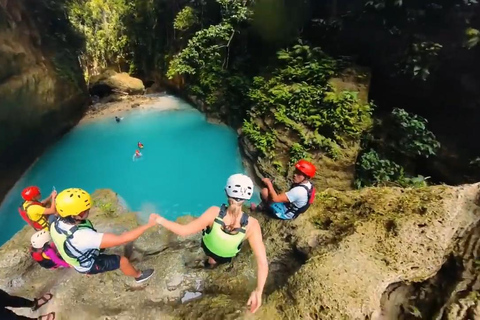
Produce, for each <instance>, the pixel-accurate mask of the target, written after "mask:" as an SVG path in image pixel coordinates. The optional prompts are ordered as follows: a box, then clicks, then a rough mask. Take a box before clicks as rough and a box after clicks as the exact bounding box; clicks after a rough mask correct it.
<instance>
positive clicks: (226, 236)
mask: <svg viewBox="0 0 480 320" xmlns="http://www.w3.org/2000/svg"><path fill="white" fill-rule="evenodd" d="M226 214H227V209H226V206H225V205H224V204H222V207H221V208H220V213H219V214H218V216H217V217H216V218H215V220H214V222H213V225H212V227H208V228H207V229H205V230H204V231H203V243H204V244H205V246H206V247H207V248H208V250H210V251H211V252H212V253H214V254H216V255H217V256H219V257H222V258H232V257H235V256H236V255H237V254H238V252H239V251H240V248H241V246H242V243H243V240H244V239H245V232H246V228H245V227H246V226H247V224H248V215H247V214H246V213H243V212H242V219H241V220H240V228H236V229H234V230H232V231H231V232H232V233H233V232H237V233H236V234H231V233H227V232H226V231H224V229H225V222H223V218H224V217H225V215H226Z"/></svg>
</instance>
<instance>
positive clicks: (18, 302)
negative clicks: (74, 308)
mask: <svg viewBox="0 0 480 320" xmlns="http://www.w3.org/2000/svg"><path fill="white" fill-rule="evenodd" d="M52 298H53V296H52V294H51V293H47V294H45V295H43V296H42V297H40V298H39V299H34V300H33V301H32V300H28V299H25V298H22V297H17V296H11V295H9V294H8V293H7V292H5V291H3V290H2V289H0V319H2V320H18V319H19V320H25V319H38V320H55V312H50V313H48V314H46V315H43V316H40V317H38V318H29V317H25V316H19V315H17V314H16V313H15V312H13V311H12V310H10V309H7V308H6V307H10V308H31V309H32V311H36V310H38V309H40V308H41V307H43V306H44V305H45V304H46V303H48V302H49V301H50V300H51V299H52Z"/></svg>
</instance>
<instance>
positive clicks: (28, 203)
mask: <svg viewBox="0 0 480 320" xmlns="http://www.w3.org/2000/svg"><path fill="white" fill-rule="evenodd" d="M56 195H57V191H55V190H53V191H52V193H51V194H50V196H49V197H48V198H47V199H45V200H43V201H41V200H40V199H41V196H42V194H41V193H40V189H39V188H38V187H36V186H30V187H26V188H25V189H23V191H22V198H23V200H24V202H23V204H22V205H21V206H20V208H19V211H20V215H21V216H22V218H24V220H25V221H27V223H28V224H29V225H31V226H32V227H33V228H34V229H35V230H37V231H38V230H42V229H48V227H49V222H48V217H49V216H52V215H53V214H55V212H56V211H55V197H56Z"/></svg>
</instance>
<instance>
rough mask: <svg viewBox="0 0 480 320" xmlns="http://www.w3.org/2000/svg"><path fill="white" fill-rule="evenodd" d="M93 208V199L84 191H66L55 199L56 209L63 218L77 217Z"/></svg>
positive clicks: (74, 189) (73, 189)
mask: <svg viewBox="0 0 480 320" xmlns="http://www.w3.org/2000/svg"><path fill="white" fill-rule="evenodd" d="M91 207H92V197H90V194H88V192H87V191H85V190H83V189H79V188H70V189H65V190H63V191H62V192H60V193H59V194H58V195H57V197H56V198H55V208H56V209H57V212H58V214H59V215H60V216H61V217H68V216H77V215H79V214H80V213H82V212H84V211H86V210H88V209H90V208H91Z"/></svg>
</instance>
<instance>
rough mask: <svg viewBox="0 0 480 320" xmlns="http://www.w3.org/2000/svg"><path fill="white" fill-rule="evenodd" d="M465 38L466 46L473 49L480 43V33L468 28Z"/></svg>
mask: <svg viewBox="0 0 480 320" xmlns="http://www.w3.org/2000/svg"><path fill="white" fill-rule="evenodd" d="M465 37H466V40H465V43H464V46H465V47H467V48H468V49H472V48H473V47H475V46H476V45H477V44H478V43H479V42H480V31H479V30H478V29H474V28H467V30H465Z"/></svg>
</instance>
